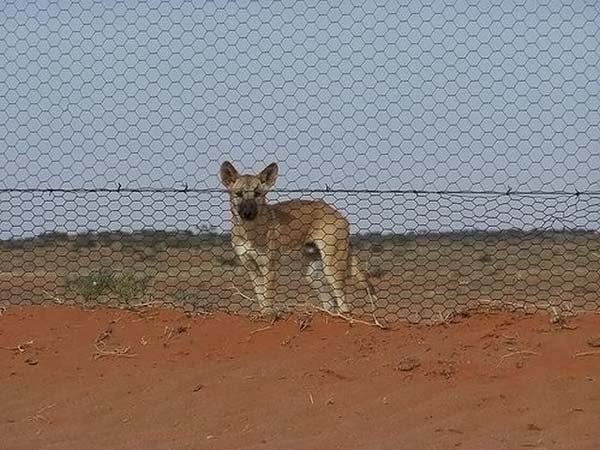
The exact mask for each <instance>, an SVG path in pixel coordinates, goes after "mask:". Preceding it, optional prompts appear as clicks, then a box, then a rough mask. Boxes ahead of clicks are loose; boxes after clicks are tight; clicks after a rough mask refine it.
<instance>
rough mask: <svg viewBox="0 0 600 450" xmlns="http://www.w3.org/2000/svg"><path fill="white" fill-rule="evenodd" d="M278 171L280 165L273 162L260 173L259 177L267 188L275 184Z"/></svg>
mask: <svg viewBox="0 0 600 450" xmlns="http://www.w3.org/2000/svg"><path fill="white" fill-rule="evenodd" d="M278 173H279V167H277V163H271V164H269V165H268V166H267V167H265V168H264V169H263V170H262V172H261V173H260V174H258V178H260V181H261V182H262V183H263V185H264V186H265V187H266V188H267V189H270V188H272V187H273V185H275V181H277V174H278Z"/></svg>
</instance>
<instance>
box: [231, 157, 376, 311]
mask: <svg viewBox="0 0 600 450" xmlns="http://www.w3.org/2000/svg"><path fill="white" fill-rule="evenodd" d="M277 174H278V167H277V165H276V164H275V163H272V164H270V165H269V166H267V167H266V168H265V169H264V170H263V171H262V172H260V173H259V174H257V175H247V174H243V175H242V174H239V173H238V172H237V170H236V169H235V168H234V167H233V165H232V164H231V163H229V162H224V163H223V164H222V166H221V171H220V176H221V180H222V182H223V184H224V186H225V187H226V188H227V190H228V191H229V195H230V206H231V212H232V221H233V227H232V245H233V249H234V251H235V253H236V254H237V256H238V257H239V258H240V260H241V261H242V263H243V264H244V266H245V267H246V269H247V270H248V272H249V274H250V277H251V279H252V282H253V284H254V288H255V293H256V297H257V300H258V302H259V304H260V306H261V308H262V309H263V311H264V312H270V311H271V310H272V308H273V307H274V299H275V287H274V281H275V280H274V274H275V267H276V266H275V264H276V260H277V259H278V257H279V255H280V254H281V252H282V251H287V250H295V249H302V248H303V247H305V246H307V245H315V246H316V247H317V248H318V250H319V253H320V256H321V263H322V270H323V273H324V275H325V279H326V280H327V282H328V284H329V285H330V286H331V288H332V291H333V300H334V303H335V304H334V305H332V303H333V302H331V301H326V300H324V301H323V306H324V307H326V308H327V309H332V306H333V307H337V308H338V309H339V310H340V311H342V312H347V311H348V310H349V308H348V305H347V304H346V301H345V295H346V294H345V291H346V284H347V281H348V278H349V277H350V276H352V277H354V278H355V279H356V280H357V281H359V283H360V284H361V285H362V287H363V288H365V289H370V285H369V283H368V280H367V278H366V276H365V274H364V273H363V271H362V270H361V269H360V267H359V264H358V259H357V258H356V257H355V256H351V255H350V227H349V224H348V221H347V220H346V218H345V217H344V216H343V215H342V214H341V213H340V212H339V211H338V210H336V209H335V208H333V207H332V206H331V205H329V204H327V203H326V202H324V201H322V200H290V201H285V202H280V203H274V204H269V203H267V201H266V198H265V194H266V192H267V191H268V190H269V189H270V188H272V187H273V186H274V184H275V181H276V179H277ZM244 214H247V215H248V217H246V218H244ZM314 270H315V266H314V265H313V266H309V272H308V273H307V274H306V275H307V276H309V277H310V275H311V273H312V272H314ZM313 286H314V284H313Z"/></svg>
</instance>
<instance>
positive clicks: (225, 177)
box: [220, 161, 240, 189]
mask: <svg viewBox="0 0 600 450" xmlns="http://www.w3.org/2000/svg"><path fill="white" fill-rule="evenodd" d="M220 174H221V181H222V182H223V184H224V185H225V187H226V188H228V189H229V188H230V187H231V186H232V185H233V183H235V181H236V180H237V179H238V177H239V176H240V174H239V173H238V171H237V170H235V167H233V164H231V163H230V162H229V161H225V162H224V163H223V164H221V171H220Z"/></svg>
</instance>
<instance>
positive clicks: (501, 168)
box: [0, 0, 600, 237]
mask: <svg viewBox="0 0 600 450" xmlns="http://www.w3.org/2000/svg"><path fill="white" fill-rule="evenodd" d="M599 27H600V13H599V9H598V6H597V5H596V3H595V2H584V1H574V2H566V1H563V2H559V1H549V2H543V1H524V2H523V1H519V2H511V1H483V2H481V1H459V2H454V1H449V0H444V1H441V0H439V1H429V2H398V1H373V0H366V1H337V2H333V1H300V2H295V1H294V2H292V1H281V2H280V1H277V2H255V1H216V2H213V1H210V2H199V1H194V2H182V1H179V2H157V1H150V2H136V1H126V2H111V1H103V2H97V1H84V2H80V3H78V4H76V5H72V4H70V3H69V2H63V1H58V2H48V1H46V2H44V1H41V2H35V3H28V4H25V3H21V2H18V3H4V4H3V6H2V8H1V9H0V188H4V189H6V188H8V189H10V188H15V187H19V188H23V187H25V188H37V187H42V188H43V187H53V188H57V187H74V188H78V187H87V188H93V187H115V186H117V185H118V184H121V185H122V186H130V187H161V188H164V187H172V186H176V187H180V186H182V185H183V184H187V185H188V186H190V187H196V188H216V189H219V188H220V185H219V180H218V178H217V176H216V173H217V171H218V167H219V165H220V163H221V162H222V161H223V160H224V159H230V160H232V161H234V162H236V164H237V165H238V166H239V167H240V168H241V169H245V170H250V169H256V170H258V169H260V168H261V167H262V166H264V165H266V164H267V163H269V162H271V161H273V160H277V161H279V163H280V170H281V178H280V180H279V183H278V187H280V188H288V189H290V188H291V189H307V188H312V189H314V188H317V189H318V188H325V187H326V186H329V187H333V188H341V189H383V190H389V189H435V190H444V189H459V190H470V189H474V190H487V189H499V190H505V189H509V188H510V189H513V190H578V191H585V190H600V142H599V140H600V127H599V126H598V124H599V123H600V113H599V111H600V96H599V93H600V81H599V80H600V69H599V67H600V61H599V59H600V51H599V49H600V46H599V42H598V35H599V33H598V32H599ZM94 195H95V194H94ZM34 197H35V196H34ZM100 197H101V196H97V195H95V196H93V197H92V198H90V197H89V196H88V197H84V196H79V197H77V196H71V197H69V196H65V195H64V194H61V195H56V196H51V195H50V196H49V195H48V194H45V195H44V196H38V197H36V198H29V197H24V196H23V195H17V194H10V193H3V194H0V200H2V206H1V209H0V218H1V219H2V223H1V225H0V236H2V237H7V236H21V235H28V234H31V233H39V232H42V231H49V230H55V229H56V230H61V231H65V230H66V231H77V230H79V231H81V230H84V229H92V230H95V229H107V228H109V229H139V228H141V227H156V228H183V229H187V228H190V229H195V228H197V227H201V226H203V225H206V224H209V225H213V226H218V227H221V225H223V227H224V228H225V229H226V228H227V223H226V222H225V223H224V222H223V219H222V218H223V217H225V219H226V218H227V217H228V214H227V211H226V209H225V208H226V205H225V197H224V196H222V195H220V194H218V193H214V194H197V195H183V196H182V195H178V196H176V197H173V196H171V197H170V198H168V199H167V198H162V197H160V195H158V196H157V195H154V196H147V197H145V198H143V199H135V198H131V197H130V196H127V195H121V196H119V195H116V196H114V197H111V198H110V199H106V198H105V199H102V198H100ZM159 197H160V198H159ZM276 197H277V196H276V195H275V196H273V197H272V198H273V199H275V198H276ZM328 198H329V199H331V200H332V201H335V202H336V203H337V204H338V205H339V206H340V207H342V208H344V209H345V210H347V212H348V214H350V216H351V220H352V221H353V223H354V224H355V225H354V227H355V230H357V231H399V232H404V231H414V230H417V229H419V230H421V229H424V230H437V229H444V230H445V229H464V228H470V227H473V226H477V227H484V228H485V227H486V226H489V227H492V228H494V227H515V226H516V227H531V226H541V225H544V224H547V223H548V217H546V216H544V214H546V215H548V214H554V213H553V212H552V211H554V209H556V208H558V209H559V210H561V211H562V210H564V211H563V213H564V214H566V215H567V216H569V217H570V218H571V219H573V220H575V219H576V220H577V221H579V222H578V224H579V225H580V226H592V227H593V225H594V217H596V218H597V211H598V206H594V205H593V204H594V202H593V201H591V200H590V201H588V200H583V201H580V202H579V203H577V202H576V203H575V204H571V203H568V202H569V201H571V200H568V199H566V198H562V199H561V198H557V199H543V198H542V199H538V200H536V201H535V204H534V205H533V206H532V208H533V210H534V211H538V212H537V213H536V214H532V215H526V216H525V217H522V216H523V213H522V211H525V210H526V207H527V204H526V203H527V202H528V201H530V200H525V199H513V200H511V201H510V202H508V203H507V204H503V203H502V202H503V200H502V199H495V200H493V201H492V202H489V201H486V200H485V199H482V198H480V199H477V200H476V202H480V203H481V206H478V207H477V208H476V207H475V206H474V205H472V204H471V203H470V201H467V202H465V201H464V200H463V199H461V198H456V197H446V198H441V199H436V198H432V197H427V198H417V199H416V200H415V202H416V203H415V204H414V205H413V204H412V203H410V202H411V201H412V200H411V199H410V198H408V197H406V196H396V197H389V196H388V197H386V198H385V199H383V197H381V196H364V195H363V196H361V200H360V201H359V200H358V197H356V196H354V197H352V196H350V197H346V198H342V197H341V196H336V197H335V198H334V197H331V196H330V197H328ZM138 200H139V202H138ZM552 201H555V202H556V205H558V206H556V205H555V206H552V203H551V202H552ZM136 202H138V203H136ZM407 202H409V203H407ZM582 202H583V203H582ZM505 203H506V202H505ZM407 204H408V205H409V206H406V205H407ZM503 205H504V206H503ZM590 205H591V206H590ZM410 206H412V207H410ZM446 206H447V207H448V208H449V209H450V212H449V213H447V214H440V213H439V211H440V209H441V210H443V211H445V209H444V208H446ZM502 208H508V210H507V211H504V210H503V209H502ZM553 208H554V209H553ZM569 208H571V209H569ZM590 208H591V210H590ZM594 208H595V209H594ZM436 211H437V212H436ZM561 214H562V213H561ZM590 214H591V215H590ZM594 214H596V215H594ZM163 216H164V217H163ZM471 216H475V218H474V219H473V218H470V217H471ZM579 216H581V218H579V219H578V217H579ZM495 217H500V219H494V218H495ZM595 220H597V219H595ZM496 222H498V223H497V224H496Z"/></svg>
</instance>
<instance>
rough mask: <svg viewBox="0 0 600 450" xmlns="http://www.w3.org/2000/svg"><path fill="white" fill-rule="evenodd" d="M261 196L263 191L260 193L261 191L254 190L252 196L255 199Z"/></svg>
mask: <svg viewBox="0 0 600 450" xmlns="http://www.w3.org/2000/svg"><path fill="white" fill-rule="evenodd" d="M262 195H264V192H263V191H261V190H259V189H255V190H254V196H255V197H260V196H262Z"/></svg>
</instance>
